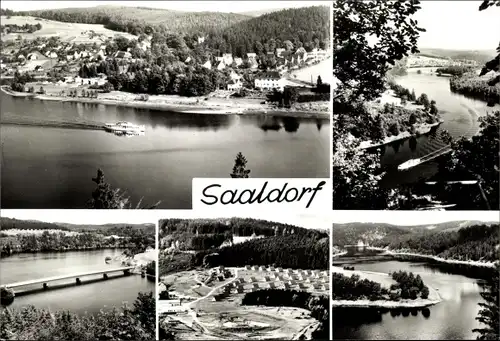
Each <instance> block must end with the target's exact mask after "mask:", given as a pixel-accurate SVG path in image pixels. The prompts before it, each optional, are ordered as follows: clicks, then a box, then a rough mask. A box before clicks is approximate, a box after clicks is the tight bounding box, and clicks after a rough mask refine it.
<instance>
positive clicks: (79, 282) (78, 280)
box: [76, 277, 82, 285]
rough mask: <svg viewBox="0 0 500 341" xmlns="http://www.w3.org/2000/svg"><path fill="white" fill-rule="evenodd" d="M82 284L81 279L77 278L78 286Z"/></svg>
mask: <svg viewBox="0 0 500 341" xmlns="http://www.w3.org/2000/svg"><path fill="white" fill-rule="evenodd" d="M80 284H82V281H80V278H78V277H77V278H76V285H80Z"/></svg>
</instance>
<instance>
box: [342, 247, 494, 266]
mask: <svg viewBox="0 0 500 341" xmlns="http://www.w3.org/2000/svg"><path fill="white" fill-rule="evenodd" d="M368 248H369V249H372V250H380V251H383V252H384V253H385V255H387V256H392V257H393V258H395V257H398V256H400V257H405V256H406V257H414V258H420V259H426V260H432V261H435V262H438V263H443V264H458V265H465V266H471V267H479V268H490V269H493V268H495V262H481V261H473V260H468V261H464V260H458V259H446V258H442V257H438V256H433V255H424V254H419V253H412V252H400V251H397V250H394V251H393V250H388V249H382V248H377V247H368ZM345 254H347V251H344V252H340V253H336V254H334V255H333V256H332V257H333V258H335V257H340V256H342V255H345ZM403 261H404V260H403Z"/></svg>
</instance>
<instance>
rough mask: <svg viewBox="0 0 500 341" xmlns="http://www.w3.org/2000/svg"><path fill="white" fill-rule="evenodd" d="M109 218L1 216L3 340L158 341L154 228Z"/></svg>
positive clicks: (35, 214) (60, 214)
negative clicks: (156, 339) (155, 340)
mask: <svg viewBox="0 0 500 341" xmlns="http://www.w3.org/2000/svg"><path fill="white" fill-rule="evenodd" d="M49 212H50V213H49ZM55 212H58V213H55ZM113 213H117V211H111V212H109V211H108V212H103V211H101V212H100V214H93V215H88V214H86V213H85V211H82V210H79V211H76V212H72V210H69V211H68V210H57V211H38V210H30V211H24V210H16V211H9V212H6V211H2V217H1V218H0V223H1V225H2V231H1V235H0V247H1V258H0V268H1V271H0V290H1V305H2V307H1V308H0V309H1V310H0V325H1V338H2V340H82V341H94V340H144V341H146V340H147V341H151V340H154V339H155V338H156V300H155V296H156V295H155V283H156V266H157V259H158V252H157V251H156V249H155V245H156V239H155V238H156V224H155V223H154V222H153V223H145V222H144V221H143V220H141V219H136V218H130V217H128V219H124V218H123V215H121V217H120V216H118V215H117V214H113Z"/></svg>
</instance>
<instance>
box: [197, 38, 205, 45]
mask: <svg viewBox="0 0 500 341" xmlns="http://www.w3.org/2000/svg"><path fill="white" fill-rule="evenodd" d="M197 40H198V44H203V43H204V42H205V37H198V39H197Z"/></svg>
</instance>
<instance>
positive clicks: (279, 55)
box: [276, 48, 286, 57]
mask: <svg viewBox="0 0 500 341" xmlns="http://www.w3.org/2000/svg"><path fill="white" fill-rule="evenodd" d="M285 51H286V50H285V49H284V48H277V49H276V56H277V57H281V54H282V53H283V52H285Z"/></svg>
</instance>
